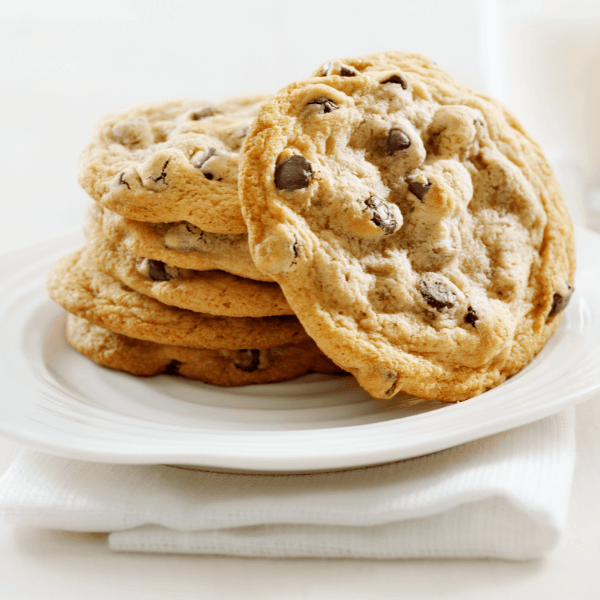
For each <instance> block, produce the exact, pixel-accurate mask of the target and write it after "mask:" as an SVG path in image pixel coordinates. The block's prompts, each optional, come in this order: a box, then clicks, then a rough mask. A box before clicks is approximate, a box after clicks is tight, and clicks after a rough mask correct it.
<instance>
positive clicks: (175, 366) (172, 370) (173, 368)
mask: <svg viewBox="0 0 600 600" xmlns="http://www.w3.org/2000/svg"><path fill="white" fill-rule="evenodd" d="M182 364H183V363H182V362H181V361H180V360H175V359H173V360H172V361H171V362H170V363H169V364H168V365H167V366H166V367H165V370H164V371H163V373H164V374H165V375H179V367H180V366H181V365H182Z"/></svg>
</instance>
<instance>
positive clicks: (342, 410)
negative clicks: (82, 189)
mask: <svg viewBox="0 0 600 600" xmlns="http://www.w3.org/2000/svg"><path fill="white" fill-rule="evenodd" d="M577 240H578V257H579V265H578V275H577V281H576V293H575V295H574V296H573V298H572V300H571V303H570V304H569V307H568V308H567V311H566V313H565V317H564V319H563V321H562V323H561V326H560V328H559V330H558V331H557V333H556V334H555V335H554V337H553V338H552V339H551V340H550V341H549V342H548V344H547V345H546V346H545V348H544V349H543V351H542V352H541V353H540V355H539V356H538V357H537V358H536V359H535V360H534V361H533V362H532V363H531V364H530V365H529V366H528V367H527V368H526V369H524V370H523V371H522V372H520V373H519V374H517V375H516V376H514V377H513V378H511V379H510V380H508V381H506V382H505V383H504V384H502V385H501V386H499V387H497V388H495V389H493V390H491V391H489V392H486V393H485V394H482V395H481V396H478V397H476V398H472V399H470V400H468V401H466V402H463V403H461V404H452V405H444V404H440V403H433V402H426V403H423V404H417V405H415V406H410V405H408V404H407V403H404V402H403V401H402V399H401V400H400V405H399V406H397V405H398V400H397V399H395V400H394V401H393V402H390V403H389V404H387V405H383V406H382V405H381V404H380V403H377V402H375V401H373V400H372V399H371V398H370V397H369V396H368V395H367V394H366V393H365V392H364V391H363V390H362V389H361V388H359V387H358V386H357V385H356V383H355V382H354V380H353V379H352V378H350V377H332V376H320V375H319V376H316V375H313V376H307V377H303V378H300V379H298V380H296V381H292V382H288V383H283V384H269V385H258V386H248V387H243V388H218V387H213V386H209V385H206V384H203V383H200V382H196V381H191V380H186V379H184V378H174V377H169V376H164V375H161V376H158V377H152V378H137V377H132V376H130V375H127V374H124V373H119V372H115V371H110V370H108V369H105V368H102V367H99V366H97V365H95V364H94V363H92V362H91V361H89V360H88V359H86V358H84V357H83V356H81V355H79V354H78V353H77V352H75V351H74V350H72V349H71V348H70V347H69V345H68V344H67V343H66V341H65V339H64V323H65V314H64V312H63V311H62V309H60V308H59V307H58V306H57V305H56V304H55V303H54V302H52V301H51V300H50V299H49V298H48V296H47V294H46V291H45V277H46V273H47V271H48V268H49V266H50V265H51V264H52V263H53V262H54V261H55V260H57V259H58V258H59V257H60V256H62V255H64V254H66V253H67V252H68V251H70V250H71V249H74V248H76V247H78V246H79V245H81V243H82V241H83V239H82V236H81V234H79V233H77V232H70V233H67V234H64V235H62V236H60V237H57V238H55V239H53V240H49V241H46V242H43V243H39V244H37V245H35V246H31V247H29V248H26V249H24V250H20V251H16V252H13V253H11V254H8V255H4V256H3V257H1V258H0V273H1V278H0V332H1V335H0V382H1V384H2V397H1V401H0V433H2V434H4V435H5V436H8V437H9V438H12V439H14V440H16V441H18V442H21V443H23V444H26V445H28V446H31V447H34V448H37V449H39V450H43V451H46V452H49V453H52V454H57V455H60V456H66V457H71V458H78V459H86V460H93V461H99V462H112V463H129V464H142V463H145V464H153V463H170V464H180V465H194V466H199V467H205V468H211V469H225V470H242V471H243V470H254V471H273V472H275V471H277V472H282V471H285V472H297V471H316V470H328V469H339V468H348V467H357V466H362V465H370V464H377V463H383V462H388V461H393V460H400V459H406V458H411V457H415V456H420V455H423V454H427V453H430V452H435V451H438V450H443V449H445V448H449V447H452V446H455V445H457V444H461V443H464V442H468V441H471V440H474V439H477V438H481V437H484V436H487V435H491V434H494V433H498V432H501V431H505V430H507V429H511V428H513V427H517V426H519V425H524V424H526V423H530V422H532V421H535V420H537V419H541V418H542V417H545V416H547V415H550V414H552V413H554V412H556V411H559V410H561V409H563V408H565V407H567V406H569V405H571V404H574V403H576V402H580V401H582V400H585V399H587V398H589V397H590V396H593V395H594V394H596V393H598V392H599V391H600V282H599V281H598V280H599V277H598V273H599V268H600V267H599V264H600V236H598V235H596V234H594V233H592V232H590V231H587V230H583V229H580V230H578V237H577Z"/></svg>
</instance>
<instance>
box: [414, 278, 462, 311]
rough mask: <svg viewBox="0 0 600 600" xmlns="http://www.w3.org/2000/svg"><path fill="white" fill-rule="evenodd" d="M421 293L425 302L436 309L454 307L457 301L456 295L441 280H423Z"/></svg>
mask: <svg viewBox="0 0 600 600" xmlns="http://www.w3.org/2000/svg"><path fill="white" fill-rule="evenodd" d="M420 288H421V295H422V296H423V298H425V302H427V304H429V306H431V307H432V308H435V309H436V310H442V309H443V308H452V307H453V306H454V302H455V301H456V295H455V294H454V293H452V292H451V291H450V290H449V289H448V288H447V287H446V286H445V285H444V284H443V283H441V282H439V281H427V282H425V281H421V285H420Z"/></svg>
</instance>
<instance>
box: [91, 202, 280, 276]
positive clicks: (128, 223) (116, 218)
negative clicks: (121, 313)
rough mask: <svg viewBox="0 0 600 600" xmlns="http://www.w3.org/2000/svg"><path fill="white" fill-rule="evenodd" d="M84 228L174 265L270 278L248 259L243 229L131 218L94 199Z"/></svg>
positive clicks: (151, 257)
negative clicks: (216, 229)
mask: <svg viewBox="0 0 600 600" xmlns="http://www.w3.org/2000/svg"><path fill="white" fill-rule="evenodd" d="M84 229H85V230H86V231H89V232H91V234H92V235H95V236H97V235H98V233H96V232H97V231H98V230H99V229H101V231H102V233H103V235H104V236H105V237H106V238H108V239H109V240H111V241H112V242H114V243H116V244H119V245H120V246H122V247H123V248H125V249H126V250H128V251H129V252H132V253H133V254H135V255H137V256H141V257H142V258H149V259H152V260H159V261H162V262H164V263H168V264H169V265H172V266H174V267H180V268H183V269H194V270H197V271H209V270H214V269H220V270H222V271H226V272H227V273H232V274H234V275H240V276H243V277H247V278H249V279H255V280H256V281H273V280H272V279H271V278H270V277H269V276H268V275H264V274H263V273H261V272H260V271H259V270H258V269H257V268H256V266H255V265H254V263H253V262H252V257H251V256H250V249H249V248H248V235H247V234H245V233H239V234H227V233H210V232H207V231H202V230H201V229H200V228H199V227H196V226H195V225H192V224H191V223H187V222H186V221H179V222H177V223H148V222H145V221H135V220H133V219H127V218H125V217H122V216H121V215H119V214H117V213H115V212H112V211H110V210H108V209H106V208H103V207H102V206H100V205H99V204H97V203H93V204H92V205H91V206H90V207H89V209H88V211H87V214H86V217H85V223H84Z"/></svg>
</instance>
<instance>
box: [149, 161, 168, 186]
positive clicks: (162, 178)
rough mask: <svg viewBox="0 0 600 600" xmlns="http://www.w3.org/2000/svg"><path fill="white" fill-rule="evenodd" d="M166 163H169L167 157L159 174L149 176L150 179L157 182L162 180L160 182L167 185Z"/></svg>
mask: <svg viewBox="0 0 600 600" xmlns="http://www.w3.org/2000/svg"><path fill="white" fill-rule="evenodd" d="M168 164H169V161H168V159H167V160H166V161H165V164H164V165H163V167H162V170H161V172H160V175H159V176H158V177H150V179H152V181H154V183H158V182H160V181H162V183H164V184H165V185H167V166H168Z"/></svg>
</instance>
